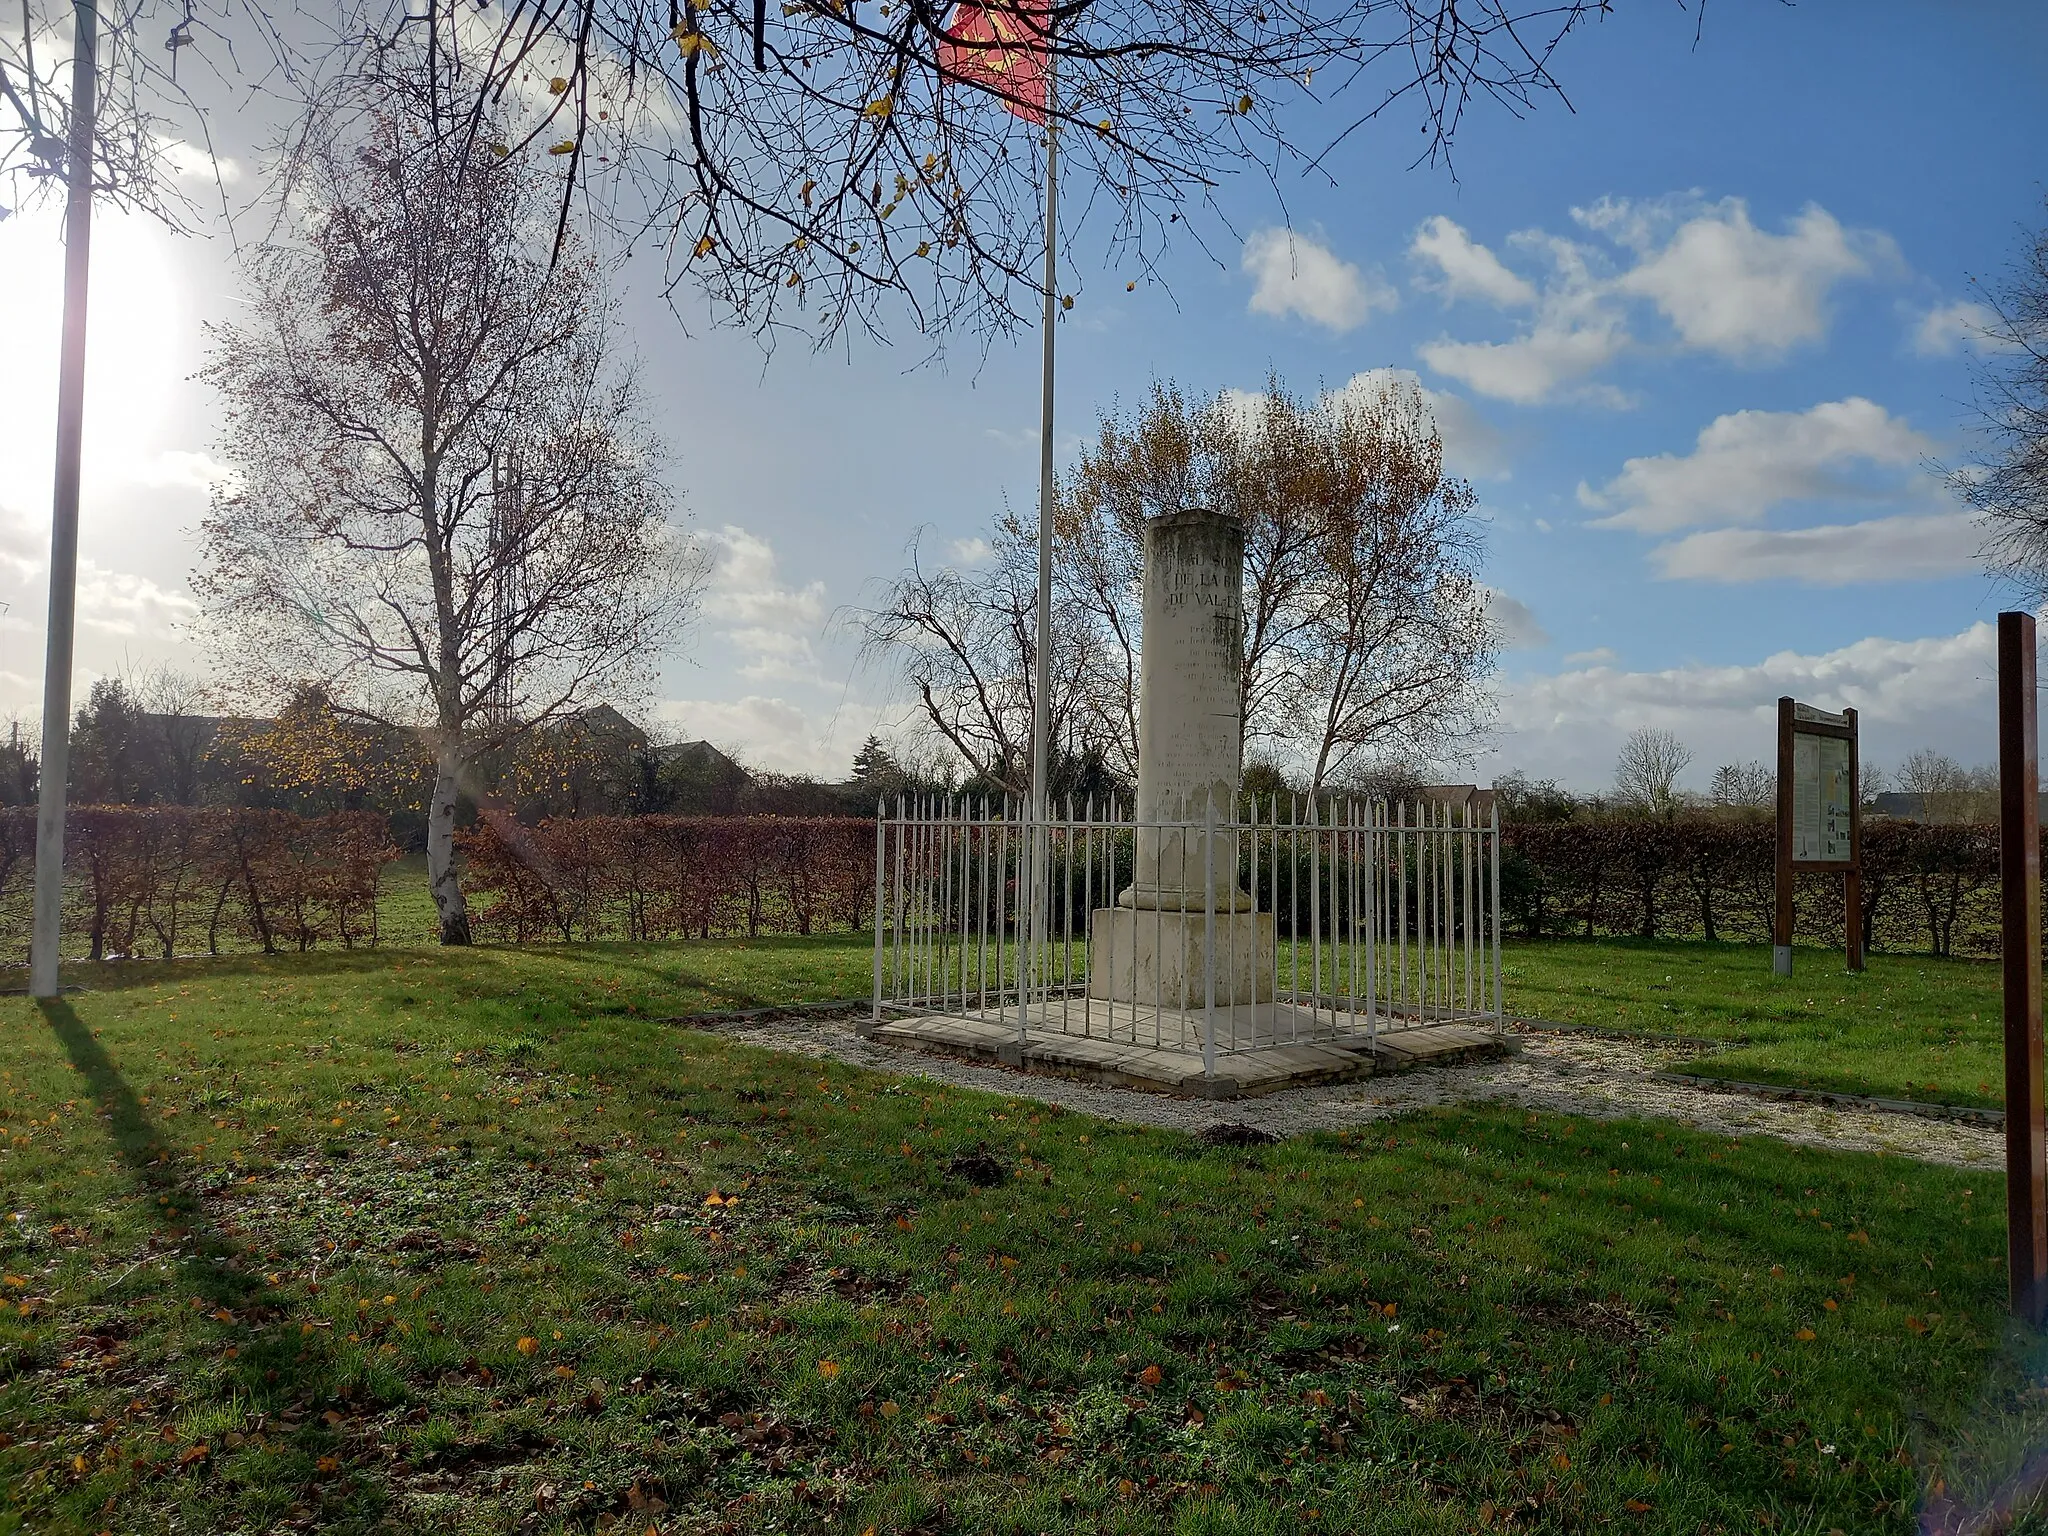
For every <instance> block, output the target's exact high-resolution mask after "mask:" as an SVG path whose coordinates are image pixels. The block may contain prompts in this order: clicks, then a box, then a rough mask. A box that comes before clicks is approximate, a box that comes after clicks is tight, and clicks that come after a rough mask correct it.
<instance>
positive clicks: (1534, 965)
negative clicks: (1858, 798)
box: [1503, 939, 2005, 1105]
mask: <svg viewBox="0 0 2048 1536" xmlns="http://www.w3.org/2000/svg"><path fill="white" fill-rule="evenodd" d="M1868 967H1869V968H1868V969H1867V970H1866V971H1864V973H1863V974H1862V975H1860V976H1855V975H1851V974H1850V973H1849V972H1848V971H1846V970H1844V969H1843V961H1842V955H1841V953H1840V951H1838V950H1837V951H1830V950H1817V949H1801V950H1798V951H1796V953H1795V957H1794V964H1793V974H1792V976H1791V977H1790V978H1789V979H1787V978H1783V977H1779V976H1774V975H1773V974H1772V973H1771V951H1770V948H1769V947H1768V946H1767V945H1760V944H1703V943H1697V942H1685V941H1664V942H1632V941H1629V940H1618V939H1601V940H1595V941H1592V942H1578V941H1573V940H1551V941H1547V942H1544V943H1540V944H1514V945H1510V946H1508V949H1507V952H1506V955H1505V958H1504V966H1503V969H1504V972H1505V979H1506V990H1507V1005H1508V1008H1509V1010H1510V1011H1511V1012H1516V1013H1524V1014H1530V1015H1534V1016H1535V1017H1538V1018H1544V1019H1555V1020H1557V1021H1559V1022H1562V1023H1577V1024H1583V1025H1587V1026H1590V1027H1592V1028H1596V1029H1608V1030H1617V1031H1623V1032H1626V1031H1631V1030H1640V1031H1644V1032H1649V1033H1658V1034H1676V1035H1690V1036H1693V1037H1695V1038H1699V1039H1707V1040H1725V1041H1729V1042H1731V1043H1730V1045H1729V1048H1728V1049H1726V1050H1722V1051H1717V1052H1715V1053H1713V1054H1712V1055H1709V1056H1706V1057H1704V1058H1702V1059H1700V1060H1698V1061H1696V1062H1692V1063H1688V1064H1687V1069H1688V1070H1691V1071H1698V1072H1706V1073H1712V1074H1714V1075H1716V1076H1721V1077H1734V1078H1743V1079H1747V1080H1750V1081H1755V1082H1767V1083H1780V1084H1784V1085H1787V1086H1790V1087H1799V1088H1826V1089H1831V1090H1834V1091H1836V1092H1842V1093H1869V1094H1878V1095H1882V1096H1885V1097H1889V1098H1904V1099H1922V1100H1926V1101H1929V1102H1934V1103H1944V1104H1991V1105H1997V1104H2002V1103H2004V1101H2005V1082H2004V1078H2005V1068H2004V1065H2003V1063H2004V1059H2005V1057H2004V1043H2003V1029H2002V1025H2001V1023H2000V1012H1999V1007H2000V1004H1999V971H1998V965H1997V963H1996V962H1995V961H1985V960H1937V959H1935V958H1933V957H1932V956H1929V955H1872V956H1870V957H1869V958H1868Z"/></svg>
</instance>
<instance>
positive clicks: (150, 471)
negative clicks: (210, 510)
mask: <svg viewBox="0 0 2048 1536" xmlns="http://www.w3.org/2000/svg"><path fill="white" fill-rule="evenodd" d="M233 474H234V471H233V470H231V469H229V468H228V466H227V465H225V464H223V463H221V462H220V460H218V459H216V458H214V457H213V455H212V454H210V453H193V452H190V451H188V450H185V449H181V448H170V449H166V450H165V451H164V452H162V453H160V454H158V455H157V456H156V457H155V458H154V459H151V460H149V461H147V462H146V463H142V464H138V465H137V466H136V467H135V470H134V477H135V483H136V484H137V485H143V486H148V487H149V488H150V489H152V490H171V489H182V490H192V491H210V490H212V489H213V488H214V487H215V486H216V485H219V484H221V483H222V482H223V481H225V480H227V479H229V478H230V477H231V476H232V475H233Z"/></svg>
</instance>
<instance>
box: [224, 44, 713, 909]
mask: <svg viewBox="0 0 2048 1536" xmlns="http://www.w3.org/2000/svg"><path fill="white" fill-rule="evenodd" d="M389 83H390V85H391V88H392V91H393V95H392V97H391V98H390V99H389V101H388V102H387V107H386V109H385V110H384V111H382V112H380V113H378V114H376V115H374V116H372V117H370V118H367V119H341V120H337V121H335V122H333V123H331V124H330V125H329V127H330V131H329V132H328V133H327V134H326V135H325V136H324V137H321V138H318V139H309V140H308V141H307V146H306V154H305V157H304V159H303V161H302V164H301V166H300V167H299V171H298V175H297V179H296V183H295V196H294V198H293V200H292V202H291V203H290V204H289V206H288V207H287V208H286V209H285V210H284V211H283V217H284V219H285V220H286V222H287V229H286V231H285V232H284V234H283V235H282V236H281V237H280V238H279V239H278V240H277V241H275V242H273V243H271V244H268V245H266V246H264V247H262V248H261V249H259V250H257V251H255V252H253V253H252V254H251V256H250V258H249V261H248V288H249V294H248V298H249V306H248V318H247V319H246V320H245V321H244V322H243V323H241V324H239V325H234V326H223V327H220V328H218V329H216V330H215V332H214V333H213V351H212V360H211V362H210V364H209V366H208V367H207V369H206V371H205V374H204V375H203V376H204V377H205V378H207V379H208V380H209V381H210V382H211V383H213V384H214V386H215V387H216V388H217V389H219V391H220V392H221V395H222V397H223V400H224V402H225V405H226V416H225V424H224V427H223V429H222V438H221V448H222V450H223V453H224V457H225V458H226V459H227V461H228V462H229V463H230V464H231V465H232V466H233V467H234V471H235V477H234V480H233V481H232V483H231V484H230V485H229V486H228V487H226V488H224V489H223V491H222V492H221V493H219V494H218V495H217V496H216V499H215V502H214V506H213V510H212V512H211V514H210V516H209V517H208V518H207V520H206V522H205V524H204V526H203V528H202V566H201V570H200V572H199V574H198V576H197V578H196V580H195V587H196V588H197V590H198V592H199V594H200V596H201V599H202V601H203V603H204V604H205V607H206V610H207V613H208V616H209V618H210V620H211V622H212V624H213V625H214V627H215V629H216V630H217V631H218V632H219V633H220V634H221V636H222V637H223V639H224V640H225V641H227V642H228V643H229V644H230V645H231V647H232V653H231V654H232V656H233V658H234V668H235V670H234V672H233V674H232V675H233V676H235V677H236V679H237V680H238V681H239V682H240V683H241V684H242V686H244V687H245V688H246V689H248V690H250V691H253V692H258V693H268V694H270V695H271V696H273V697H275V696H279V695H282V694H284V693H287V692H288V691H290V690H291V689H292V688H293V687H294V686H296V685H301V684H308V683H311V684H315V685H317V686H319V687H322V688H324V689H325V690H326V691H327V693H328V694H329V695H330V696H331V697H332V698H333V699H334V700H335V701H336V702H337V703H338V704H339V705H341V706H343V707H344V708H345V709H346V710H347V711H348V712H349V713H350V714H351V715H352V716H353V717H355V718H357V719H360V720H364V721H370V722H376V723H380V724H385V725H397V726H405V727H410V728H413V729H416V730H417V731H418V732H419V733H420V735H421V738H422V741H423V745H425V747H426V748H427V749H428V750H429V751H430V752H431V754H432V756H433V759H434V763H435V776H434V787H433V794H432V797H431V800H430V803H429V810H428V827H427V866H428V878H429V884H430V886H431V888H432V892H433V896H434V901H435V904H436V907H437V908H438V910H439V915H440V927H441V937H442V940H443V942H444V943H457V944H459V943H466V942H467V941H468V938H469V919H468V911H467V907H466V905H465V903H464V900H463V895H462V890H461V885H460V881H459V879H458V877H457V872H456V868H455V864H454V859H453V841H452V839H453V832H454V823H455V808H456V797H457V794H458V791H459V790H461V789H462V788H464V787H465V782H466V779H467V776H468V775H469V772H470V769H471V767H472V765H473V764H474V763H475V762H476V760H477V758H478V756H479V755H480V754H481V753H484V752H486V751H490V750H493V749H495V748H499V747H502V746H504V745H505V744H506V743H507V742H508V741H509V740H510V739H511V738H513V737H515V736H517V735H518V734H520V733H521V732H524V731H530V730H533V729H535V728H538V727H544V726H546V725H547V724H549V723H550V722H553V721H556V720H559V719H561V718H563V717H564V716H566V715H569V714H572V713H574V712H575V711H577V710H579V709H581V708H582V707H583V706H584V705H585V704H587V703H588V702H590V701H592V700H594V699H596V698H599V697H601V696H612V697H631V696H635V695H638V694H640V693H642V692H644V689H645V687H646V685H647V684H648V682H649V681H650V680H651V677H650V673H651V668H652V666H653V664H654V662H655V660H656V658H657V656H658V654H659V651H660V649H661V647H662V646H663V644H664V643H665V642H666V641H668V640H669V639H670V638H671V637H672V636H673V635H674V634H675V633H676V629H677V626H678V624H679V623H680V622H681V619H682V617H683V615H684V613H685V609H686V603H687V597H688V594H689V592H690V590H691V586H692V574H693V569H694V568H693V567H692V566H691V565H690V563H689V560H688V552H687V550H686V549H685V548H684V547H682V546H679V544H678V543H677V542H676V540H675V539H674V537H673V535H672V533H671V531H670V528H669V525H668V523H667V520H666V515H665V514H666V513H667V511H668V509H669V506H670V501H671V498H670V496H669V493H668V492H667V490H666V489H665V488H664V486H663V484H662V482H661V481H660V479H659V478H658V477H657V473H656V469H657V465H658V462H659V459H660V445H659V443H658V441H657V440H656V438H655V437H654V435H653V433H652V431H651V430H650V429H649V428H648V427H647V426H646V424H645V423H644V421H643V420H642V418H641V417H640V415H639V399H638V394H637V391H636V388H635V385H634V380H633V376H632V374H631V372H630V370H629V369H627V368H626V367H624V366H622V365H621V364H620V363H619V362H618V360H617V356H616V353H617V344H616V336H615V334H614V331H613V329H612V323H611V314H612V305H611V302H610V300H609V299H608V298H607V296H606V294H605V292H604V289H603V286H602V283H601V281H600V278H599V274H598V272H597V269H596V266H595V264H594V263H593V261H592V260H591V259H590V258H589V257H588V256H587V255H585V254H584V253H583V252H582V250H581V249H580V247H577V246H576V245H575V244H574V243H573V242H571V244H570V247H569V248H568V250H567V251H566V253H565V254H563V255H562V256H561V257H560V258H559V259H557V258H556V257H554V256H553V255H552V253H551V250H550V235H549V228H550V226H549V223H548V219H547V210H548V207H549V198H550V196H551V189H550V188H549V187H548V185H547V183H546V182H545V180H544V178H543V177H542V176H541V175H540V174H539V173H538V172H537V171H536V170H535V168H534V167H533V166H532V165H531V163H530V162H528V161H525V160H522V159H520V158H518V157H516V156H505V155H498V154H494V153H493V152H492V151H491V150H490V149H489V147H488V146H487V145H486V144H484V143H474V144H467V143H464V142H463V141H461V140H459V139H456V138H454V137H451V136H448V135H443V134H435V133H431V132H426V131H422V130H421V129H420V128H419V126H418V125H419V124H420V123H422V122H431V121H432V116H433V112H434V111H435V110H437V109H436V108H435V106H434V105H433V103H432V102H431V101H429V100H427V99H426V98H427V97H428V95H429V94H430V93H432V92H436V91H441V90H443V89H445V81H443V80H440V79H438V78H436V77H435V76H434V74H433V72H432V71H431V70H425V71H422V72H421V73H420V74H419V75H416V76H412V77H403V76H394V77H393V78H392V80H391V81H390V82H389ZM440 110H446V108H445V107H443V108H441V109H440Z"/></svg>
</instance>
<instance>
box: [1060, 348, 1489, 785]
mask: <svg viewBox="0 0 2048 1536" xmlns="http://www.w3.org/2000/svg"><path fill="white" fill-rule="evenodd" d="M1187 506H1206V507H1209V508H1211V509H1213V510H1216V511H1220V512H1228V513H1230V514H1232V515H1233V516H1235V517H1237V518H1238V519H1239V520H1240V521H1241V522H1242V523H1243V524H1244V528H1245V584H1244V627H1245V652H1244V659H1243V664H1242V671H1241V674H1240V684H1239V689H1240V695H1241V703H1242V707H1243V719H1244V721H1245V734H1246V739H1247V741H1248V742H1251V743H1260V744H1263V745H1264V746H1265V747H1266V748H1268V749H1272V750H1279V751H1283V752H1285V753H1287V754H1288V755H1290V756H1292V757H1293V758H1294V759H1295V760H1296V761H1297V762H1298V763H1299V764H1300V765H1301V766H1302V769H1303V777H1304V779H1305V781H1306V783H1307V785H1308V787H1309V788H1310V790H1311V791H1312V792H1315V791H1320V790H1321V789H1322V787H1323V786H1324V785H1325V784H1327V783H1330V782H1332V781H1334V780H1337V779H1339V778H1342V777H1343V776H1344V774H1345V772H1346V770H1347V768H1348V767H1349V765H1350V764H1351V763H1352V762H1353V761H1354V759H1356V760H1359V761H1364V760H1367V759H1371V758H1380V757H1388V756H1396V757H1405V758H1408V759H1415V760H1419V759H1440V758H1445V757H1456V756H1457V755H1459V754H1460V753H1461V752H1463V751H1464V750H1466V749H1468V748H1469V747H1470V746H1471V745H1473V744H1475V743H1476V742H1477V741H1478V740H1479V739H1480V738H1481V737H1482V736H1483V734H1484V731H1485V729H1486V727H1487V724H1488V722H1489V720H1490V718H1491V698H1490V695H1489V694H1488V692H1487V690H1486V686H1485V685H1486V682H1487V680H1488V678H1489V677H1490V675H1491V672H1492V668H1493V661H1494V656H1495V652H1496V649H1497V637H1496V635H1495V632H1494V628H1493V624H1492V621H1491V619H1490V618H1489V617H1488V614H1487V610H1486V603H1485V594H1484V590H1483V588H1482V587H1481V586H1480V584H1479V582H1478V578H1477V567H1478V563H1479V560H1480V557H1481V554H1482V551H1483V538H1482V535H1481V531H1480V525H1479V522H1478V519H1477V517H1476V500H1475V498H1474V497H1473V495H1472V491H1471V488H1470V486H1468V485H1467V484H1466V483H1465V482H1463V481H1461V480H1457V479H1453V478H1451V477H1448V476H1446V475H1445V474H1444V472H1443V447H1442V443H1441V440H1440V439H1439V438H1438V436H1437V433H1436V429H1435V424H1434V422H1433V421H1432V419H1431V417H1430V413H1429V408H1428V406H1427V404H1426V403H1425V402H1424V401H1423V399H1422V397H1421V395H1420V393H1419V392H1418V391H1417V390H1415V389H1414V388H1413V387H1412V386H1402V385H1398V384H1395V385H1388V386H1386V387H1384V388H1380V389H1376V390H1372V391H1369V392H1365V393H1356V392H1351V391H1346V392H1342V393H1338V394H1325V395H1319V396H1316V397H1314V398H1312V399H1307V400H1304V399H1301V398H1298V397H1296V396H1294V395H1291V394H1289V393H1288V392H1287V390H1286V389H1285V388H1283V387H1282V386H1281V384H1280V383H1279V382H1278V381H1277V380H1269V381H1268V384H1267V387H1266V390H1265V392H1264V394H1262V395H1261V396H1259V397H1257V398H1255V399H1247V398H1246V397H1244V396H1242V395H1237V394H1230V393H1226V394H1221V395H1216V396H1212V397H1206V398H1191V397H1189V396H1187V395H1186V394H1184V393H1183V392H1182V391H1180V390H1179V389H1178V388H1177V387H1175V386H1172V385H1169V384H1159V385H1155V386H1154V388H1153V390H1152V392H1151V394H1150V395H1149V396H1148V398H1147V399H1146V401H1145V402H1144V404H1143V405H1141V406H1140V407H1138V408H1137V409H1136V410H1134V411H1132V412H1130V413H1128V414H1126V415H1121V416H1120V415H1117V414H1115V413H1112V414H1110V415H1107V416H1105V417H1104V418H1103V420H1102V422H1101V424H1100V427H1099V429H1098V432H1097V436H1096V440H1095V442H1094V443H1093V444H1092V445H1091V446H1089V447H1088V448H1086V449H1084V450H1083V452H1082V454H1081V457H1080V460H1079V462H1078V463H1077V464H1076V466H1075V467H1074V469H1073V471H1072V473H1071V474H1070V475H1069V476H1068V478H1067V481H1066V484H1065V485H1064V487H1063V489H1062V494H1061V500H1060V506H1059V509H1058V518H1057V534H1058V538H1057V548H1056V555H1055V559H1056V562H1057V570H1056V574H1057V579H1058V581H1059V585H1060V591H1061V595H1062V599H1063V602H1062V605H1061V606H1062V608H1063V610H1064V611H1066V612H1067V613H1068V614H1069V615H1070V622H1085V625H1086V629H1085V634H1084V638H1083V642H1082V644H1081V645H1080V647H1079V654H1080V656H1081V657H1082V658H1083V662H1084V673H1083V681H1084V683H1085V685H1086V686H1085V688H1084V697H1083V704H1084V707H1085V708H1086V709H1088V710H1089V711H1091V712H1092V713H1093V714H1094V716H1095V720H1096V733H1097V735H1098V737H1099V738H1100V739H1102V740H1104V741H1105V742H1108V743H1112V744H1114V746H1115V749H1116V751H1117V752H1118V753H1119V754H1120V759H1121V761H1123V762H1129V763H1132V764H1134V763H1135V761H1136V756H1137V740H1136V734H1137V733H1136V719H1137V698H1136V680H1137V675H1138V654H1139V651H1140V648H1141V646H1142V644H1143V637H1142V635H1140V633H1139V626H1138V616H1139V611H1140V606H1141V599H1140V580H1141V576H1142V572H1143V564H1144V559H1143V549H1144V530H1145V524H1146V522H1147V521H1148V520H1149V519H1150V518H1152V517H1156V516H1159V515H1161V514H1163V513H1166V512H1171V511H1176V510H1178V509H1180V508H1182V507H1187ZM1120 766H1121V763H1120ZM1125 771H1128V770H1127V769H1126V770H1125Z"/></svg>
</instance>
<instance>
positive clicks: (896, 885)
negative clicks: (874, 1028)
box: [889, 795, 910, 998]
mask: <svg viewBox="0 0 2048 1536" xmlns="http://www.w3.org/2000/svg"><path fill="white" fill-rule="evenodd" d="M907 829H908V824H907V823H906V822H905V820H904V816H903V797H902V796H901V795H898V796H897V797H896V878H895V880H894V882H893V883H892V884H891V886H890V889H889V932H890V943H889V988H890V990H891V991H892V992H893V993H894V994H895V995H896V996H897V997H899V998H900V997H903V996H905V995H906V994H907V993H908V992H909V990H910V987H909V981H908V975H907V972H906V971H905V969H904V962H903V922H904V917H905V913H904V910H903V908H904V901H905V897H904V885H903V843H904V838H905V835H906V832H907Z"/></svg>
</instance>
